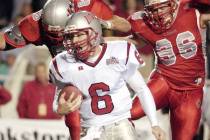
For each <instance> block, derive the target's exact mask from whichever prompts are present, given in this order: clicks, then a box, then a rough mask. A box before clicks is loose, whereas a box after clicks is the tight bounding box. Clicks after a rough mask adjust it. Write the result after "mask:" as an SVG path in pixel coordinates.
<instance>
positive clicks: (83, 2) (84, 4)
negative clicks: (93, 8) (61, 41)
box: [77, 0, 90, 8]
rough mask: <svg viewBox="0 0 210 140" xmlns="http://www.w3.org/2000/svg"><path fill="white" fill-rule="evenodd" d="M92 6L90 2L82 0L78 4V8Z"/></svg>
mask: <svg viewBox="0 0 210 140" xmlns="http://www.w3.org/2000/svg"><path fill="white" fill-rule="evenodd" d="M88 5H90V0H80V1H79V2H78V3H77V6H78V8H81V7H84V6H88Z"/></svg>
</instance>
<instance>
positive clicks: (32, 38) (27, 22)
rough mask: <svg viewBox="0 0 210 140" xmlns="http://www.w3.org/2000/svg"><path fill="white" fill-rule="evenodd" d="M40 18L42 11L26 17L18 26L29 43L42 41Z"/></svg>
mask: <svg viewBox="0 0 210 140" xmlns="http://www.w3.org/2000/svg"><path fill="white" fill-rule="evenodd" d="M40 18H41V11H38V12H36V13H33V14H31V15H29V16H26V17H25V18H23V19H22V20H21V21H20V22H19V24H18V27H19V30H20V32H21V34H22V36H23V37H24V38H25V39H26V40H27V41H28V42H29V43H35V42H37V41H39V40H40V23H39V22H40Z"/></svg>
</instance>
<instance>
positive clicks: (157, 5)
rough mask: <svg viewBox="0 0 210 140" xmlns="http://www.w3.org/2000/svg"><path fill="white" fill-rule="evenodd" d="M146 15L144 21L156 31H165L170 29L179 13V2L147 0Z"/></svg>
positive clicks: (174, 0)
mask: <svg viewBox="0 0 210 140" xmlns="http://www.w3.org/2000/svg"><path fill="white" fill-rule="evenodd" d="M144 9H145V12H146V15H145V16H144V21H145V22H146V23H147V24H148V25H149V26H150V27H151V28H152V29H153V30H154V32H156V33H163V32H165V31H166V30H167V29H169V28H170V27H171V26H172V24H173V22H174V20H175V18H176V14H177V9H178V2H177V1H176V0H145V6H144Z"/></svg>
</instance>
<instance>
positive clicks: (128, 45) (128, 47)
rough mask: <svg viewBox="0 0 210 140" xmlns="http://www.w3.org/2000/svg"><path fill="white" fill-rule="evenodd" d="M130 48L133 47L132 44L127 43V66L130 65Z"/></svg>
mask: <svg viewBox="0 0 210 140" xmlns="http://www.w3.org/2000/svg"><path fill="white" fill-rule="evenodd" d="M130 47H131V44H130V43H129V42H128V43H127V57H126V61H125V65H127V63H128V59H129V52H130Z"/></svg>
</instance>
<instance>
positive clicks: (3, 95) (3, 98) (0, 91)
mask: <svg viewBox="0 0 210 140" xmlns="http://www.w3.org/2000/svg"><path fill="white" fill-rule="evenodd" d="M10 100H11V94H10V92H9V91H7V90H6V89H5V88H4V87H0V104H1V105H2V104H6V103H7V102H9V101H10Z"/></svg>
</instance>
